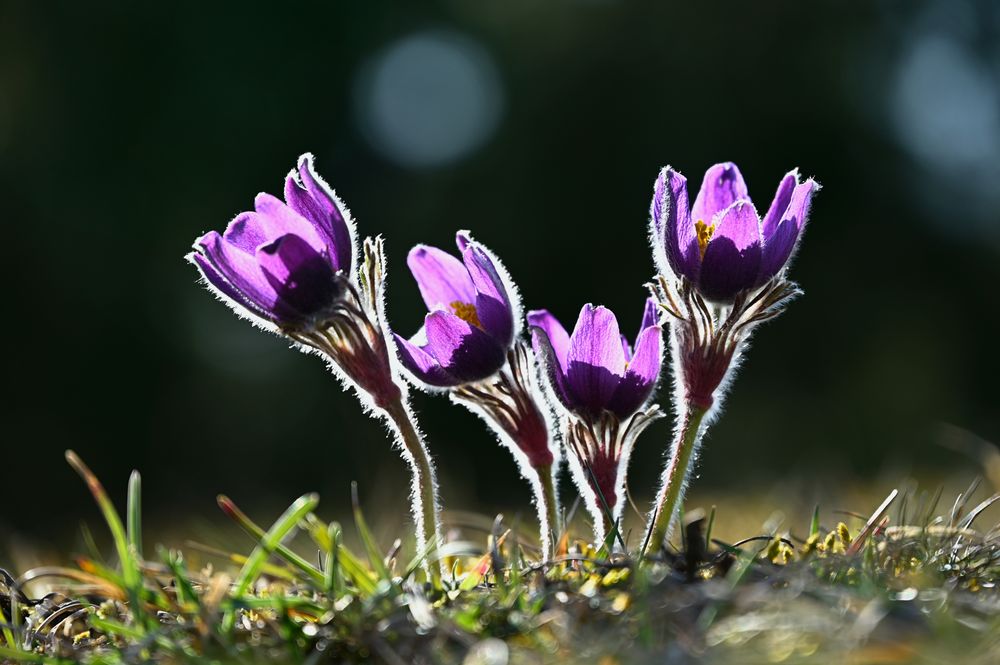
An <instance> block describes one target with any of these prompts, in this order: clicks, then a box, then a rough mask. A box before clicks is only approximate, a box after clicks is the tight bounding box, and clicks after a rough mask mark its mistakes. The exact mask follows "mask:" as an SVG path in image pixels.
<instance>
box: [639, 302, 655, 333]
mask: <svg viewBox="0 0 1000 665" xmlns="http://www.w3.org/2000/svg"><path fill="white" fill-rule="evenodd" d="M659 322H660V305H659V304H658V303H657V302H656V300H655V299H653V298H646V304H645V307H643V310H642V325H641V326H640V327H639V332H640V333H641V332H642V331H643V330H645V329H646V328H649V327H650V326H655V325H657V324H659Z"/></svg>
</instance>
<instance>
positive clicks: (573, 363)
mask: <svg viewBox="0 0 1000 665" xmlns="http://www.w3.org/2000/svg"><path fill="white" fill-rule="evenodd" d="M528 323H529V324H530V325H531V333H532V342H533V344H534V348H535V354H536V355H537V356H538V357H539V358H540V360H541V362H542V366H543V368H544V372H543V375H544V376H545V378H546V380H547V383H548V392H549V394H550V395H551V396H552V400H551V401H552V402H553V403H554V406H557V407H558V410H559V411H560V414H561V418H560V420H561V425H562V431H563V441H564V442H565V444H566V449H567V451H568V452H569V453H570V454H569V456H568V459H569V464H570V470H571V471H572V472H573V479H574V481H575V482H576V485H577V488H578V489H579V490H580V493H581V495H582V496H583V497H584V500H585V504H586V506H587V510H588V511H589V512H590V514H591V516H592V518H593V524H594V536H595V540H596V541H597V542H600V541H603V540H604V537H605V535H606V534H607V533H608V532H609V530H611V529H612V528H613V527H614V525H615V524H616V523H617V522H618V520H619V519H620V517H621V514H622V510H623V508H624V502H623V501H621V500H620V498H621V497H622V496H623V493H624V486H625V474H626V471H627V469H628V461H629V457H630V455H631V452H632V447H633V445H634V444H635V440H636V439H637V438H638V436H639V435H640V434H641V433H642V431H643V430H644V429H645V428H646V427H647V426H648V425H649V424H650V423H651V422H653V421H654V420H656V419H657V418H658V417H660V415H661V414H660V412H659V409H658V407H657V406H655V405H653V406H651V407H646V403H647V402H648V401H649V399H650V397H651V396H652V394H653V389H654V388H655V387H656V382H657V379H658V378H659V376H660V368H661V366H662V358H663V342H662V338H661V330H660V325H659V322H658V309H657V306H656V303H655V301H653V300H652V299H647V301H646V307H645V310H644V312H643V317H642V326H641V327H640V329H639V335H638V337H637V338H636V340H635V345H634V347H633V346H632V345H630V344H629V342H628V340H627V339H625V337H624V336H623V335H622V334H621V332H620V330H619V328H618V320H617V319H616V318H615V315H614V314H613V313H612V312H611V311H610V310H608V309H606V308H604V307H594V306H593V305H590V304H588V305H585V306H584V307H583V310H582V311H581V312H580V317H579V319H578V320H577V323H576V327H575V328H574V330H573V333H572V335H570V334H569V333H567V332H566V329H565V328H564V327H563V326H562V324H560V323H559V321H558V320H557V319H556V318H555V317H554V316H552V314H550V313H549V312H547V311H546V310H536V311H532V312H529V313H528Z"/></svg>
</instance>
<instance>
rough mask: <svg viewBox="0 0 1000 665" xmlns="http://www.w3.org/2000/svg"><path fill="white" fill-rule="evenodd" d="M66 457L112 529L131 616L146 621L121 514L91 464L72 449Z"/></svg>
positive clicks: (139, 576) (138, 574)
mask: <svg viewBox="0 0 1000 665" xmlns="http://www.w3.org/2000/svg"><path fill="white" fill-rule="evenodd" d="M66 461H67V462H69V465H70V466H71V467H73V470H74V471H76V472H77V473H78V474H79V475H80V477H81V478H83V481H84V482H85V483H87V488H88V489H89V490H90V493H91V494H92V495H93V497H94V500H95V501H97V506H98V508H100V511H101V514H102V515H103V516H104V521H105V522H107V524H108V528H109V529H110V530H111V538H112V540H113V541H114V544H115V550H117V552H118V559H119V560H120V561H121V567H122V579H123V583H124V586H125V589H126V590H127V591H128V596H129V606H130V608H131V611H132V616H133V617H134V618H135V622H136V624H137V625H138V626H143V625H144V624H145V616H144V614H143V611H142V602H141V600H140V596H141V588H142V574H141V572H140V570H139V564H138V562H137V561H136V560H135V557H134V556H132V553H131V551H130V549H129V543H128V535H127V534H126V532H125V526H124V525H123V524H122V520H121V517H119V516H118V511H117V510H115V506H114V504H113V503H112V502H111V498H110V497H108V493H107V492H106V491H105V489H104V485H102V484H101V481H100V480H98V479H97V476H95V475H94V473H93V472H92V471H91V470H90V468H89V467H88V466H87V465H86V464H84V463H83V460H81V459H80V457H79V456H78V455H77V454H76V453H75V452H73V451H72V450H67V451H66Z"/></svg>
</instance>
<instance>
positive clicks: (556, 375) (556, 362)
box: [528, 309, 576, 411]
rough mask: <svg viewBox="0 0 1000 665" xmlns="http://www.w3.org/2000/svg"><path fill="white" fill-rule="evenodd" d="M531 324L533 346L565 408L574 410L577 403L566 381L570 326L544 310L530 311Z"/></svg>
mask: <svg viewBox="0 0 1000 665" xmlns="http://www.w3.org/2000/svg"><path fill="white" fill-rule="evenodd" d="M528 324H529V325H530V326H531V346H532V348H533V349H534V350H535V355H536V356H537V357H538V360H539V362H540V363H541V367H542V369H543V370H544V377H545V379H546V380H547V381H548V382H549V387H550V388H551V391H552V393H553V394H554V395H555V396H556V398H557V399H558V400H559V401H560V402H562V405H563V406H564V407H566V408H567V409H569V410H571V411H572V410H574V409H575V408H576V402H575V401H574V399H573V396H572V395H571V394H570V392H569V387H568V386H567V384H566V355H567V353H568V352H569V335H568V334H567V333H566V329H565V328H563V327H562V324H561V323H559V321H557V320H556V318H555V317H554V316H552V315H551V314H549V312H548V311H546V310H544V309H540V310H534V311H531V312H528Z"/></svg>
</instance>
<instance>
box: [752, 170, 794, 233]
mask: <svg viewBox="0 0 1000 665" xmlns="http://www.w3.org/2000/svg"><path fill="white" fill-rule="evenodd" d="M798 182H799V172H798V170H795V169H793V170H792V171H789V172H788V173H786V174H785V177H784V178H782V179H781V182H780V183H779V184H778V191H777V192H776V193H775V195H774V201H773V202H772V203H771V207H770V208H768V209H767V214H765V215H764V219H763V221H762V222H761V227H760V228H761V236H762V237H763V239H764V244H765V245H766V244H767V239H768V238H770V237H771V234H773V233H774V231H775V229H777V228H778V223H779V222H780V221H781V219H782V217H783V216H784V214H785V210H787V209H788V204H789V202H790V201H791V200H792V191H794V190H795V185H796V184H798Z"/></svg>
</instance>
